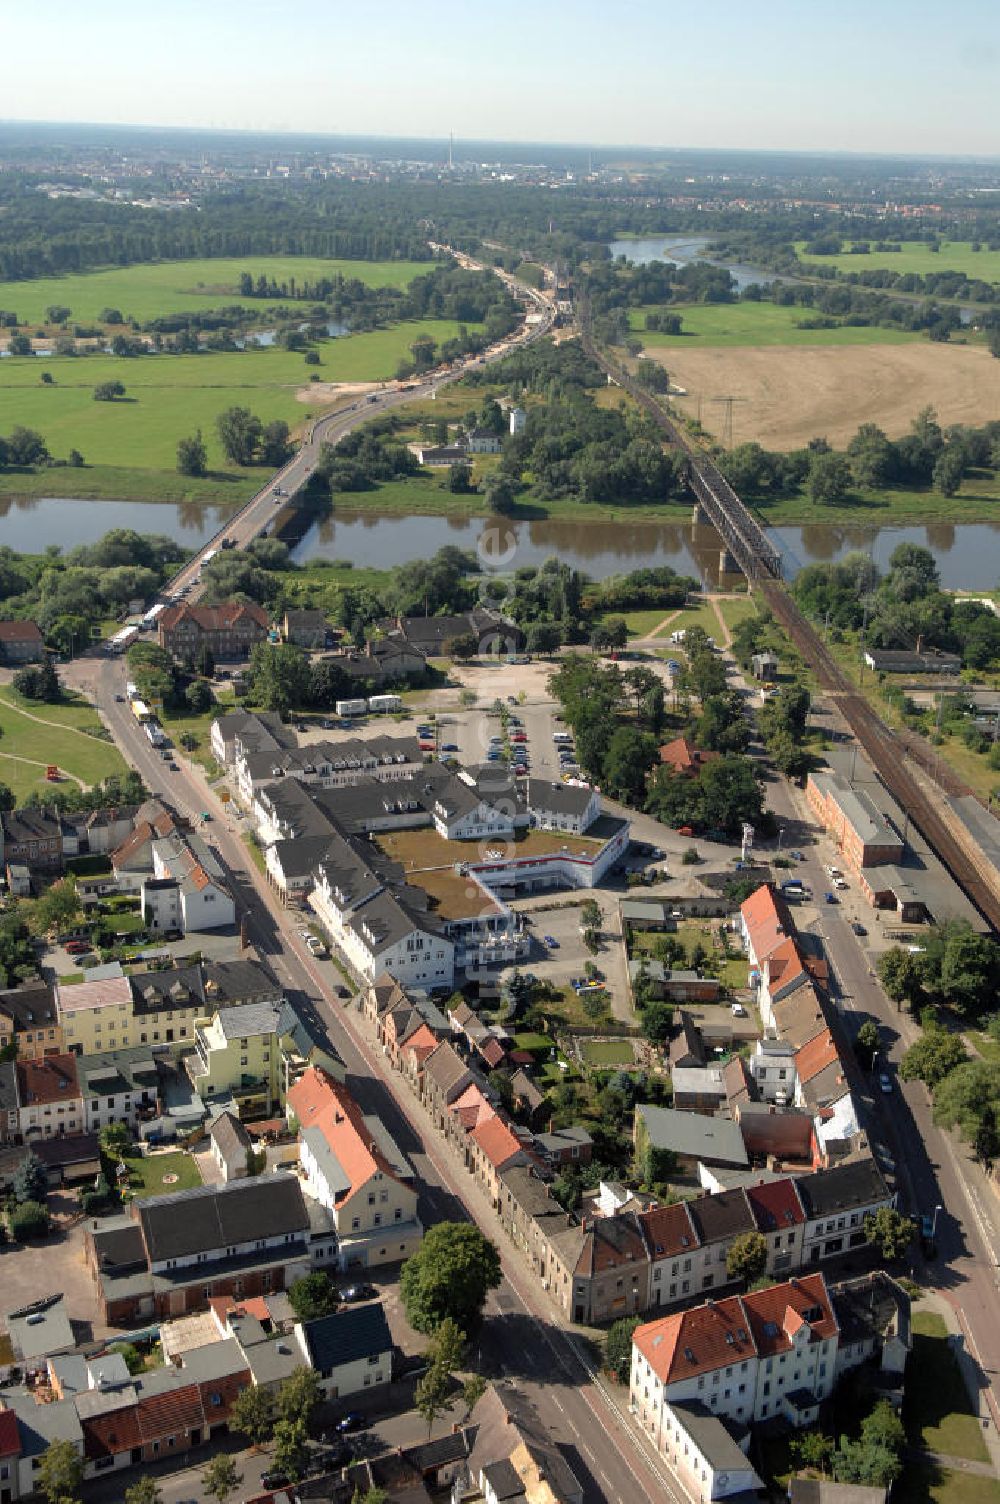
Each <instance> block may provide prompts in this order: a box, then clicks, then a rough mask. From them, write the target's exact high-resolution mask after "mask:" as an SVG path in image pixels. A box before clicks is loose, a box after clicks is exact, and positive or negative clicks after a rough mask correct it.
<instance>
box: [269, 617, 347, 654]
mask: <svg viewBox="0 0 1000 1504" xmlns="http://www.w3.org/2000/svg"><path fill="white" fill-rule="evenodd" d="M334 632H335V629H334V628H333V627H331V625H330V623H329V622H328V621H327V619H326V617H325V615H324V614H323V612H322V611H318V610H317V609H316V608H315V607H311V606H309V607H299V608H297V609H292V608H286V610H285V614H284V617H283V618H282V623H281V635H282V637H283V638H284V639H285V641H286V642H290V643H292V644H293V645H294V646H295V647H297V648H305V649H307V650H308V651H313V652H315V651H317V650H318V649H320V648H328V647H330V645H331V643H332V642H333V639H334Z"/></svg>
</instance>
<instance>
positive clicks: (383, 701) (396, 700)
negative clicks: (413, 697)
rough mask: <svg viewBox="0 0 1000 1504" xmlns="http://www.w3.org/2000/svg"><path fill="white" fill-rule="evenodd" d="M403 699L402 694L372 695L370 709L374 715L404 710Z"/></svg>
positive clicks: (369, 703)
mask: <svg viewBox="0 0 1000 1504" xmlns="http://www.w3.org/2000/svg"><path fill="white" fill-rule="evenodd" d="M402 708H403V701H402V697H401V696H400V695H372V696H371V698H370V699H369V701H368V709H369V710H370V711H371V712H372V714H373V715H388V714H389V712H390V711H393V710H402Z"/></svg>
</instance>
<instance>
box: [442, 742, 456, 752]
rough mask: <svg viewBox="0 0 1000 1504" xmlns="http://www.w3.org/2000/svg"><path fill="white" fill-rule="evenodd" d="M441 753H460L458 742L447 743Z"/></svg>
mask: <svg viewBox="0 0 1000 1504" xmlns="http://www.w3.org/2000/svg"><path fill="white" fill-rule="evenodd" d="M441 751H442V752H457V751H458V742H445V743H444V745H443V746H442V748H441Z"/></svg>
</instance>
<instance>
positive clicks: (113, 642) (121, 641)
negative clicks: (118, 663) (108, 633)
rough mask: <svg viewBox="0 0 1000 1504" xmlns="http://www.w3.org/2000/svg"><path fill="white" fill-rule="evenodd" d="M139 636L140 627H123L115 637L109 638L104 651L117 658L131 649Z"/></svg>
mask: <svg viewBox="0 0 1000 1504" xmlns="http://www.w3.org/2000/svg"><path fill="white" fill-rule="evenodd" d="M138 635H139V628H138V627H122V629H121V631H120V632H116V633H115V635H114V636H113V637H109V638H108V641H107V642H106V643H105V646H104V651H105V652H106V653H108V654H109V655H111V656H117V655H118V654H119V653H124V652H125V651H126V649H127V648H130V647H131V646H132V644H133V642H135V640H136V638H137V637H138Z"/></svg>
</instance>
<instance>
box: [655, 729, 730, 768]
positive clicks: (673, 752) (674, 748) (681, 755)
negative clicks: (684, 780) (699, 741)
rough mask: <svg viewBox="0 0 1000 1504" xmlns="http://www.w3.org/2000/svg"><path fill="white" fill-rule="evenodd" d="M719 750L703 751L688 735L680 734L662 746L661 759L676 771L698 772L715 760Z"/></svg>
mask: <svg viewBox="0 0 1000 1504" xmlns="http://www.w3.org/2000/svg"><path fill="white" fill-rule="evenodd" d="M718 755H719V754H718V752H703V751H702V750H701V748H700V747H696V746H695V745H694V744H693V743H692V742H689V741H688V739H687V737H686V736H678V737H675V739H674V740H673V741H672V742H664V744H663V746H662V747H661V748H660V761H661V763H666V764H667V765H668V766H669V767H671V768H673V770H674V772H675V773H684V774H690V773H697V772H698V771H699V769H701V768H703V767H704V766H705V764H706V763H707V762H714V760H715V759H716V758H717V757H718Z"/></svg>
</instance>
